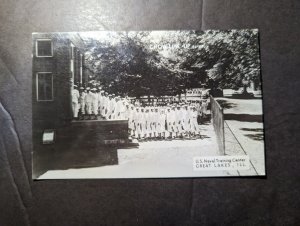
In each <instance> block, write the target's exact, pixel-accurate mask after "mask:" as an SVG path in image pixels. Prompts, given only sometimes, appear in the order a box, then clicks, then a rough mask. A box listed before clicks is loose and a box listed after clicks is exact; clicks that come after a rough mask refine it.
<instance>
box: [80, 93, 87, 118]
mask: <svg viewBox="0 0 300 226" xmlns="http://www.w3.org/2000/svg"><path fill="white" fill-rule="evenodd" d="M85 96H86V90H85V89H84V88H83V87H80V97H79V103H80V112H81V119H83V118H84V115H85Z"/></svg>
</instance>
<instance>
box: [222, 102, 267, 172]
mask: <svg viewBox="0 0 300 226" xmlns="http://www.w3.org/2000/svg"><path fill="white" fill-rule="evenodd" d="M217 99H218V100H223V101H226V104H228V105H229V106H230V107H231V108H224V114H225V115H226V114H237V115H238V114H247V115H250V116H251V115H262V114H263V110H262V100H261V99H246V100H245V99H231V98H226V97H225V98H217ZM225 117H226V116H225ZM226 127H227V131H226ZM225 131H226V137H225V141H226V143H225V146H226V154H228V155H239V154H240V155H244V154H245V153H246V154H247V155H249V157H250V161H251V163H252V169H250V171H249V172H240V175H245V174H246V175H249V173H250V174H253V173H255V174H258V175H265V150H264V140H263V123H262V122H250V121H249V122H247V121H244V120H241V121H239V120H226V124H225Z"/></svg>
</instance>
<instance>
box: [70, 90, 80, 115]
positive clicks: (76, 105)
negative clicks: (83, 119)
mask: <svg viewBox="0 0 300 226" xmlns="http://www.w3.org/2000/svg"><path fill="white" fill-rule="evenodd" d="M79 97H80V95H79V91H78V90H77V85H74V88H73V90H72V111H73V117H74V118H75V119H77V118H78V111H79Z"/></svg>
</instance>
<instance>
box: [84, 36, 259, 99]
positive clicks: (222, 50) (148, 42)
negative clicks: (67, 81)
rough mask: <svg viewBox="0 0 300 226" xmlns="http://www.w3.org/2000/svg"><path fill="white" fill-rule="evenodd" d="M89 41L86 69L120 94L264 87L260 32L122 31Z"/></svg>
mask: <svg viewBox="0 0 300 226" xmlns="http://www.w3.org/2000/svg"><path fill="white" fill-rule="evenodd" d="M110 35H111V36H110V40H109V41H103V40H101V39H98V40H97V39H95V38H89V39H86V40H85V42H86V52H87V56H86V68H87V69H88V70H89V71H91V72H92V73H91V74H92V75H91V76H92V77H94V78H95V79H96V80H99V81H100V83H101V84H102V85H103V86H104V88H105V89H106V90H107V91H109V92H111V93H116V94H119V95H130V96H142V95H155V96H160V95H166V94H171V95H172V94H178V93H184V92H185V90H186V89H189V88H196V87H202V86H206V87H208V88H212V89H216V88H238V87H241V86H243V85H244V84H247V82H249V81H254V82H255V83H259V48H258V34H257V30H230V31H213V30H211V31H205V32H201V31H176V32H175V31H174V32H163V31H161V32H158V31H153V32H150V31H147V32H118V33H112V34H110Z"/></svg>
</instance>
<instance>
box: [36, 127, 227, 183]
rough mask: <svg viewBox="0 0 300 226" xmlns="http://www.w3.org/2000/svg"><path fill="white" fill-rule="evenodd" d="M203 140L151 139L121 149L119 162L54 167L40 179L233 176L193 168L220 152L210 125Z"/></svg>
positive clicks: (203, 130)
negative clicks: (199, 160) (200, 158)
mask: <svg viewBox="0 0 300 226" xmlns="http://www.w3.org/2000/svg"><path fill="white" fill-rule="evenodd" d="M201 134H202V135H204V136H205V138H204V139H197V140H173V141H148V142H141V143H140V146H139V147H138V148H133V149H119V150H118V159H119V164H118V165H113V166H102V167H94V168H83V169H68V170H52V171H48V172H46V173H45V174H43V175H42V176H40V177H39V179H55V178H61V179H62V178H74V179H76V178H155V177H205V176H206V177H207V176H231V175H233V174H232V173H228V172H226V171H194V170H193V164H192V163H193V157H195V156H215V155H219V154H218V146H217V143H216V137H215V133H214V130H213V127H212V125H211V124H209V125H204V126H201Z"/></svg>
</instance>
